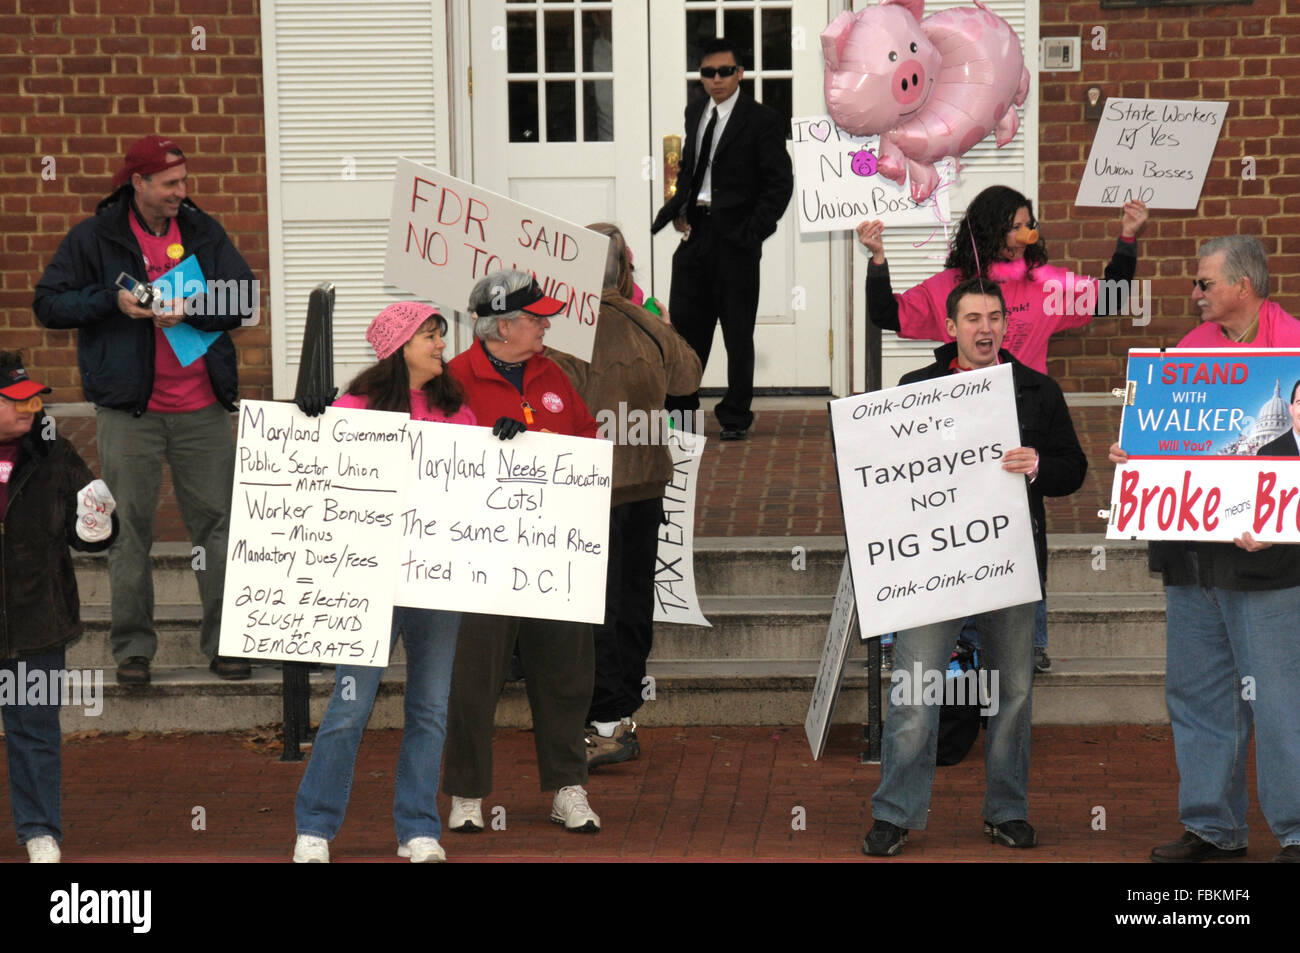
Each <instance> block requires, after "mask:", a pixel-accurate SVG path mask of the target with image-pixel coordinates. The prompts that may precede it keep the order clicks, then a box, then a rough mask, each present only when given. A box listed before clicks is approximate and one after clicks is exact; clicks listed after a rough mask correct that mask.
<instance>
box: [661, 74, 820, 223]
mask: <svg viewBox="0 0 1300 953" xmlns="http://www.w3.org/2000/svg"><path fill="white" fill-rule="evenodd" d="M712 104H713V100H712V99H711V98H710V97H709V96H707V95H705V96H697V97H696V98H695V99H693V100H691V102H690V103H688V104H687V106H686V146H685V148H683V149H682V160H681V165H680V171H679V172H678V175H677V192H676V193H675V194H674V195H673V197H672V198H671V199H669V200H668V201H667V202H666V203H665V204H664V207H663V208H661V209H660V210H659V214H658V215H656V216H655V220H654V225H652V226H651V228H650V231H651V233H652V234H653V233H656V232H658V231H659V230H660V229H661V228H663V227H664V226H665V225H667V224H668V223H669V222H671V221H672V220H673V219H675V218H677V217H678V216H679V215H682V214H683V213H684V212H685V211H686V200H687V198H688V197H689V196H690V194H691V187H692V181H693V179H694V174H695V157H696V152H697V150H698V148H699V143H698V142H697V141H696V140H697V138H698V135H697V131H698V130H699V128H700V117H701V116H703V115H704V110H705V108H706V107H708V106H712ZM701 172H703V170H702V169H701ZM711 191H712V199H711V206H710V207H711V209H712V212H713V214H714V216H716V220H717V229H718V231H719V232H720V233H721V234H722V235H723V236H725V237H726V238H727V239H728V240H730V241H733V242H736V243H738V244H741V245H754V246H757V245H759V244H761V243H762V241H763V240H764V239H765V238H767V236H769V235H771V234H772V233H773V232H775V231H776V226H777V223H778V222H779V221H780V220H781V216H782V215H784V214H785V207H786V206H787V205H788V204H790V194H791V192H793V191H794V173H793V171H792V170H791V168H790V155H789V153H788V152H786V150H785V127H784V124H783V123H782V121H781V117H780V116H778V115H777V114H776V113H775V112H774V111H773V110H771V109H768V108H767V107H766V106H764V105H763V104H762V103H756V102H754V100H753V98H752V97H750V96H748V95H747V94H746V93H745V91H744V90H741V91H740V93H739V94H738V98H737V100H736V105H735V107H734V108H733V110H732V112H731V116H730V117H729V118H728V119H727V125H726V128H724V129H723V131H722V138H721V139H720V140H719V141H718V148H717V149H716V150H714V153H713V179H712V187H711Z"/></svg>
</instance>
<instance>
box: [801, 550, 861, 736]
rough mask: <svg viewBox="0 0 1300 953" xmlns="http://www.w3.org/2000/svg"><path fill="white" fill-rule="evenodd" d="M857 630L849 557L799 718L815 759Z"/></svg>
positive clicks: (856, 607) (856, 613)
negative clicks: (810, 690)
mask: <svg viewBox="0 0 1300 953" xmlns="http://www.w3.org/2000/svg"><path fill="white" fill-rule="evenodd" d="M857 631H858V606H857V603H856V602H855V601H854V599H853V574H852V573H851V572H850V570H849V561H848V560H847V559H845V560H844V570H843V572H841V573H840V585H839V588H838V589H836V590H835V605H834V607H833V608H832V609H831V624H830V627H829V629H828V630H827V632H826V645H825V646H824V647H823V648H822V660H821V664H820V665H819V666H817V680H816V681H815V682H814V683H813V693H812V699H811V701H809V702H808V716H807V717H806V718H804V721H803V732H804V734H805V735H806V736H807V738H808V745H809V747H811V748H812V756H813V760H814V761H816V760H817V759H818V758H820V757H821V756H822V752H823V751H825V750H826V738H827V736H828V735H830V732H831V717H832V716H833V715H834V714H835V702H836V701H837V700H838V699H839V697H840V681H841V679H843V677H844V663H845V661H846V660H847V659H848V657H849V642H850V640H851V639H852V638H853V635H854V633H856V632H857Z"/></svg>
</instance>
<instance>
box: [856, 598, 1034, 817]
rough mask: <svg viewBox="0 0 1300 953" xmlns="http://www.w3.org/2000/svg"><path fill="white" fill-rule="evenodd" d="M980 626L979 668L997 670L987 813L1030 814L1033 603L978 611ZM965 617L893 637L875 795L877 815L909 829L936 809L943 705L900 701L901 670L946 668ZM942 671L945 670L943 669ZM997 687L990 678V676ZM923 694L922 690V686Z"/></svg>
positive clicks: (988, 744) (986, 750)
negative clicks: (933, 796) (932, 807)
mask: <svg viewBox="0 0 1300 953" xmlns="http://www.w3.org/2000/svg"><path fill="white" fill-rule="evenodd" d="M973 618H974V620H975V624H976V625H977V626H978V627H979V631H980V667H981V668H982V669H985V670H987V671H989V672H990V673H992V672H997V674H998V700H997V706H998V708H997V712H996V714H993V715H990V717H989V730H988V737H987V738H986V739H985V746H984V766H985V776H986V777H985V791H984V819H985V820H986V821H990V822H992V823H994V824H1002V823H1005V822H1006V821H1014V820H1025V819H1027V818H1028V816H1029V798H1028V795H1027V793H1026V792H1027V790H1028V787H1029V723H1030V719H1031V714H1032V706H1031V700H1032V689H1033V683H1034V653H1033V637H1034V603H1032V602H1026V603H1024V604H1023V605H1018V606H1011V607H1009V608H1006V609H995V610H993V611H992V612H983V613H980V614H979V615H976V616H973ZM965 621H966V620H965V618H956V619H949V620H947V621H946V622H936V623H934V624H932V625H924V626H921V627H919V628H916V629H907V630H906V631H903V632H899V633H898V635H897V636H896V637H895V640H894V679H895V682H894V686H893V688H892V689H891V691H890V693H889V694H890V698H889V709H888V714H887V717H886V718H885V731H884V739H883V745H882V747H881V754H880V787H879V788H877V789H876V793H875V794H874V795H873V796H872V798H871V814H872V816H873V817H874V818H875V819H876V820H880V821H888V822H889V823H891V824H895V825H897V826H898V827H902V828H906V829H907V830H917V831H919V830H924V829H925V825H926V820H927V816H928V815H929V812H930V788H931V786H932V785H933V783H934V768H935V755H936V751H937V748H938V743H939V706H938V705H935V704H925V703H924V702H922V703H919V704H918V703H914V701H913V698H912V695H911V692H907V693H905V700H906V703H905V704H897V705H896V704H895V703H894V694H895V690H897V688H899V687H900V682H899V681H898V680H899V679H900V673H907V676H908V677H909V678H911V677H912V676H913V674H914V672H915V666H916V664H917V663H918V662H919V663H920V666H921V670H922V672H923V673H924V672H932V671H933V672H939V673H943V672H944V671H945V670H946V669H947V668H948V661H949V659H950V658H951V657H952V652H953V649H954V648H956V645H957V636H958V635H959V634H960V633H961V630H962V625H963V624H964V622H965ZM940 677H942V674H941V675H940ZM990 687H991V682H990ZM917 694H918V695H919V694H920V692H919V690H918V692H917Z"/></svg>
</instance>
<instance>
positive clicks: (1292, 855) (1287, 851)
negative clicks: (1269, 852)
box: [1272, 844, 1300, 864]
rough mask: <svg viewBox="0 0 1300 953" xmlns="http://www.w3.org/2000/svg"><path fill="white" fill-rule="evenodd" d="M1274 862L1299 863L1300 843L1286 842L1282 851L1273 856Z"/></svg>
mask: <svg viewBox="0 0 1300 953" xmlns="http://www.w3.org/2000/svg"><path fill="white" fill-rule="evenodd" d="M1272 863H1275V864H1300V844H1288V845H1287V846H1286V847H1283V848H1282V853H1280V854H1278V855H1277V856H1276V857H1274V858H1273V860H1272Z"/></svg>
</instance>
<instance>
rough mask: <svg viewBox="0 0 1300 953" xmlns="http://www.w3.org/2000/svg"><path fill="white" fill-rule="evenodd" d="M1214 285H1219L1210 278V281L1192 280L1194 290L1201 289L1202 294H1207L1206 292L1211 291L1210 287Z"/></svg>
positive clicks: (1202, 279)
mask: <svg viewBox="0 0 1300 953" xmlns="http://www.w3.org/2000/svg"><path fill="white" fill-rule="evenodd" d="M1214 284H1218V282H1217V281H1215V280H1214V279H1213V278H1210V279H1205V278H1193V279H1192V287H1193V288H1200V289H1201V294H1205V292H1207V291H1209V290H1210V285H1214Z"/></svg>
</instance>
